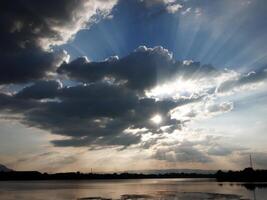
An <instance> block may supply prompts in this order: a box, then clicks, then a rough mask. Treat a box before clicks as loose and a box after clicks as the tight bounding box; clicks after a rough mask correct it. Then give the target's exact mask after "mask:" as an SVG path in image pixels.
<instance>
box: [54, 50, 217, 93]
mask: <svg viewBox="0 0 267 200" xmlns="http://www.w3.org/2000/svg"><path fill="white" fill-rule="evenodd" d="M58 72H59V73H63V74H67V75H68V76H69V77H70V78H74V79H77V80H80V81H84V82H95V81H99V80H101V79H104V78H105V77H111V78H114V79H115V80H116V81H117V82H123V81H126V85H127V87H128V88H131V89H135V90H140V91H143V90H145V89H151V88H152V87H155V86H156V85H157V84H160V83H162V82H166V81H167V80H168V81H170V80H171V79H172V78H176V77H177V76H181V77H183V78H186V79H189V78H197V77H200V76H207V75H208V74H214V75H215V74H216V73H218V72H217V71H216V70H215V68H213V67H212V66H210V65H200V63H198V62H190V63H183V62H177V61H175V60H174V59H173V58H172V53H171V52H169V51H168V50H166V49H164V48H163V47H161V46H159V47H155V48H147V47H145V46H140V47H139V48H137V49H136V50H135V51H134V52H132V53H131V54H129V55H128V56H126V57H124V58H121V59H118V58H117V59H114V58H113V59H108V60H106V61H103V62H89V61H87V59H86V58H84V57H82V58H78V59H76V60H74V61H72V62H71V63H68V64H67V63H65V64H63V65H62V66H61V67H60V68H59V69H58Z"/></svg>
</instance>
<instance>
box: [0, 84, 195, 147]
mask: <svg viewBox="0 0 267 200" xmlns="http://www.w3.org/2000/svg"><path fill="white" fill-rule="evenodd" d="M196 100H197V99H181V100H176V101H174V100H162V101H156V100H155V99H153V98H145V97H144V98H140V97H139V96H138V93H137V92H135V91H134V90H131V89H129V88H127V87H125V86H124V85H114V84H110V83H105V82H97V83H93V84H89V85H78V86H74V87H63V88H61V87H60V84H59V82H57V81H38V82H36V83H35V84H33V85H30V86H28V87H25V88H24V89H23V90H21V91H20V92H18V93H16V94H14V95H13V96H12V95H5V94H1V96H0V103H1V107H0V108H1V110H2V112H6V113H11V114H20V115H22V119H21V122H22V123H24V124H26V125H28V126H30V127H37V128H41V129H43V130H47V131H49V132H51V133H53V134H58V135H62V136H68V137H69V138H68V139H62V140H55V141H52V143H53V144H54V145H56V146H97V145H102V146H113V145H117V146H129V145H132V144H138V143H139V142H140V141H141V135H142V133H144V131H137V133H136V134H132V133H128V132H126V131H125V130H126V129H128V128H130V129H142V128H145V129H146V131H145V132H152V133H153V134H160V133H162V130H160V126H158V125H156V124H154V123H152V122H151V120H150V119H151V117H153V116H154V115H155V114H157V113H160V114H161V115H162V117H163V121H162V123H161V124H160V125H161V126H168V127H169V129H168V131H167V132H172V131H173V130H175V129H177V128H180V126H181V125H182V122H181V121H179V120H175V119H171V116H170V114H169V111H170V110H171V109H173V108H175V107H177V106H179V105H183V104H187V103H191V102H193V101H196Z"/></svg>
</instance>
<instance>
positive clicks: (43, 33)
mask: <svg viewBox="0 0 267 200" xmlns="http://www.w3.org/2000/svg"><path fill="white" fill-rule="evenodd" d="M108 2H109V1H101V2H99V1H97V0H95V1H91V2H90V3H89V2H87V1H76V0H69V1H64V0H53V1H52V0H48V1H35V0H14V1H8V0H3V1H1V8H0V26H1V30H0V43H1V48H0V55H1V60H0V62H1V67H0V84H1V83H14V82H24V81H28V80H33V79H39V78H42V77H44V76H46V74H47V72H50V71H55V67H56V66H57V65H59V64H60V63H61V62H62V61H63V60H65V59H66V56H67V55H66V52H64V51H56V52H53V51H51V50H50V49H49V47H50V45H57V44H61V43H64V42H66V41H67V40H68V39H70V37H71V36H72V35H73V34H74V33H75V32H77V31H78V30H79V28H81V27H82V25H83V22H85V21H86V20H88V18H89V17H90V16H91V15H93V14H94V13H95V9H96V8H95V7H97V6H98V7H100V9H101V6H100V5H96V6H95V4H97V3H98V4H101V3H103V4H105V3H108ZM90 6H91V7H90ZM90 13H91V14H90ZM86 17H87V18H86ZM85 18H86V19H85Z"/></svg>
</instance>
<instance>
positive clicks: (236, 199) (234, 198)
mask: <svg viewBox="0 0 267 200" xmlns="http://www.w3.org/2000/svg"><path fill="white" fill-rule="evenodd" d="M193 199H195V200H209V199H210V200H211V199H213V200H241V199H242V197H241V196H239V195H231V194H212V193H196V192H195V193H194V192H191V193H190V192H182V193H176V192H166V193H161V194H160V195H156V196H151V195H137V194H126V195H122V196H121V198H120V199H118V200H193ZM78 200H112V199H107V198H101V197H84V198H79V199H78ZM242 200H244V199H242Z"/></svg>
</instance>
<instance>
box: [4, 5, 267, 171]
mask: <svg viewBox="0 0 267 200" xmlns="http://www.w3.org/2000/svg"><path fill="white" fill-rule="evenodd" d="M2 4H3V6H1V8H0V10H1V12H0V24H1V30H0V41H1V46H0V55H1V56H0V60H1V65H0V163H1V164H4V165H6V166H8V167H9V168H13V169H15V170H39V171H42V172H65V171H82V172H88V171H90V170H91V168H92V169H93V171H94V172H120V171H133V170H141V171H142V170H152V169H153V170H154V169H162V170H164V169H204V170H217V169H234V170H237V169H243V168H245V167H248V166H249V155H252V159H253V165H254V167H255V168H266V167H267V148H266V142H267V136H266V129H267V123H266V122H267V120H266V116H267V87H266V86H267V66H266V64H267V46H266V42H267V21H266V18H267V2H266V1H265V0H235V1H232V0H127V1H125V0H80V1H76V0H68V1H65V0H47V1H35V0H14V1H12V2H11V1H7V0H4V1H3V2H2Z"/></svg>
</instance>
